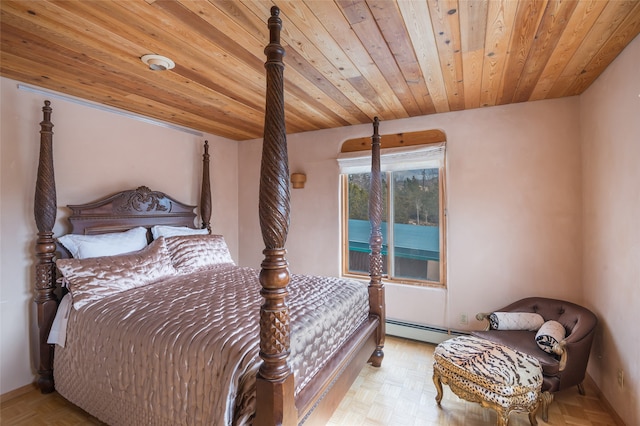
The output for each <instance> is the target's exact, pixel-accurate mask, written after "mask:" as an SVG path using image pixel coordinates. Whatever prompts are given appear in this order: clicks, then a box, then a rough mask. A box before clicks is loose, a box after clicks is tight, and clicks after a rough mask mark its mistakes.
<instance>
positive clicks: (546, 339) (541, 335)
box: [536, 320, 566, 354]
mask: <svg viewBox="0 0 640 426" xmlns="http://www.w3.org/2000/svg"><path fill="white" fill-rule="evenodd" d="M565 335H566V330H565V329H564V326H563V325H562V324H560V323H559V322H558V321H553V320H551V321H547V322H545V323H544V324H542V327H540V330H538V332H537V333H536V343H537V344H538V346H539V347H540V349H542V350H543V351H545V352H547V353H550V354H553V353H555V352H554V351H553V347H554V346H555V345H556V344H558V343H560V342H562V341H563V340H564V338H565Z"/></svg>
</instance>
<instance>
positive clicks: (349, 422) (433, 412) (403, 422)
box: [0, 337, 616, 426]
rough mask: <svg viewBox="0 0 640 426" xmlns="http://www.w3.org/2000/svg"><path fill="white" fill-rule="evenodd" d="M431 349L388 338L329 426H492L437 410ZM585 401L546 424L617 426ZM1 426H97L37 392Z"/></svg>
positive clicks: (520, 418) (592, 398) (589, 388)
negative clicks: (380, 357) (378, 361)
mask: <svg viewBox="0 0 640 426" xmlns="http://www.w3.org/2000/svg"><path fill="white" fill-rule="evenodd" d="M434 348H435V346H434V345H430V344H426V343H420V342H414V341H410V340H405V339H400V338H396V337H387V341H386V344H385V358H384V361H383V363H382V367H381V368H374V367H371V366H366V367H365V368H364V369H363V370H362V372H361V373H360V375H359V376H358V378H357V379H356V382H355V383H354V384H353V386H351V389H350V390H349V392H348V393H347V395H346V396H345V398H344V399H343V401H342V403H341V404H340V406H339V407H338V409H337V410H336V412H335V413H334V415H333V417H332V418H331V420H330V422H329V423H328V425H327V426H380V425H383V426H413V425H416V426H431V425H439V426H457V425H461V426H462V425H464V426H473V425H479V426H480V425H495V424H496V422H497V418H496V414H495V412H494V411H492V410H490V409H487V408H482V407H481V406H480V405H479V404H475V403H470V402H466V401H463V400H461V399H459V398H458V397H457V396H455V395H454V394H453V393H452V392H451V391H450V390H449V388H448V387H447V386H444V398H443V400H442V403H441V406H440V407H438V405H437V404H436V402H435V396H436V390H435V386H434V384H433V381H432V379H431V376H432V372H433V370H432V363H433V349H434ZM585 390H586V395H585V396H582V395H580V394H579V393H578V390H577V388H574V389H568V390H566V391H563V392H559V393H557V394H556V398H555V401H554V402H553V404H552V405H551V407H550V408H549V423H545V422H543V421H542V418H541V416H540V413H538V424H539V425H541V426H544V425H546V424H549V425H558V426H560V425H571V426H604V425H608V426H610V425H616V422H615V421H614V417H613V416H612V415H611V414H610V412H609V411H608V410H607V406H606V405H605V404H604V403H603V402H602V401H601V400H600V399H599V398H598V396H597V391H596V389H595V388H594V387H593V385H592V384H590V382H589V381H587V382H586V383H585ZM509 420H510V421H509V425H510V426H526V425H528V424H529V421H528V418H527V416H526V414H520V413H512V414H511V416H510V419H509ZM0 424H2V425H7V426H9V425H12V426H13V425H16V426H17V425H21V426H22V425H62V426H66V425H101V424H102V423H100V422H99V421H98V420H97V419H95V418H93V417H91V416H89V415H88V414H87V413H85V412H84V411H82V410H81V409H79V408H77V407H76V406H74V405H73V404H71V403H69V402H67V401H66V400H65V399H64V398H62V397H61V396H60V395H58V394H57V393H52V394H48V395H42V394H40V393H39V392H38V391H37V390H36V389H35V388H34V389H33V390H32V391H29V392H27V393H25V394H23V395H20V396H17V397H15V398H12V399H10V400H8V401H3V403H2V408H1V410H0Z"/></svg>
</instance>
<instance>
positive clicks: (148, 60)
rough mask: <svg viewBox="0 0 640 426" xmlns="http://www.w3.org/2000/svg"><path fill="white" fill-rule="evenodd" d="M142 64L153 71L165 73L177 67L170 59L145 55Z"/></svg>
mask: <svg viewBox="0 0 640 426" xmlns="http://www.w3.org/2000/svg"><path fill="white" fill-rule="evenodd" d="M140 59H141V60H142V62H144V63H145V64H147V65H148V66H149V69H150V70H153V71H165V70H170V69H171V68H173V67H175V66H176V64H175V63H174V62H173V61H172V60H171V59H169V58H167V57H165V56H160V55H144V56H143V57H141V58H140Z"/></svg>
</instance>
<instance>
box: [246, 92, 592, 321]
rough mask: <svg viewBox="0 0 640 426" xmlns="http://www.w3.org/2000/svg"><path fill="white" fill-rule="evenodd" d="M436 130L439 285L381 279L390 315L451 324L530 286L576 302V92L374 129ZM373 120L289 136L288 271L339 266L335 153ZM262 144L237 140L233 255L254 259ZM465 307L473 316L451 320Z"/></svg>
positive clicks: (529, 291)
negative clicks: (441, 166) (442, 183)
mask: <svg viewBox="0 0 640 426" xmlns="http://www.w3.org/2000/svg"><path fill="white" fill-rule="evenodd" d="M433 128H438V129H442V130H443V131H444V132H445V133H446V134H447V140H448V142H447V147H448V148H447V149H448V153H447V161H448V170H447V174H448V175H447V191H448V204H447V207H448V213H449V216H448V239H449V240H448V262H449V269H448V270H449V285H448V287H447V289H446V290H442V289H433V288H416V287H407V286H391V285H389V286H388V287H387V288H388V290H387V312H388V316H389V317H390V318H394V319H399V320H406V321H412V322H417V323H421V324H426V325H432V326H444V327H450V328H454V329H465V328H478V327H479V324H477V323H475V320H473V316H474V315H475V314H476V313H477V312H480V311H486V310H492V309H496V308H499V307H501V306H503V305H505V304H507V303H509V302H512V301H513V300H516V299H518V298H521V297H525V296H529V295H540V296H548V297H557V298H563V299H568V300H572V301H575V302H578V303H580V302H582V290H581V257H582V252H581V244H582V241H581V236H580V231H581V219H580V218H581V208H580V206H581V191H580V179H581V161H580V145H579V130H580V128H579V123H578V98H575V97H574V98H568V99H561V100H553V101H541V102H533V103H527V104H517V105H511V106H505V107H493V108H485V109H477V110H472V111H465V112H453V113H447V114H437V115H432V116H425V117H416V118H411V119H403V120H395V121H382V123H381V125H380V129H381V133H396V132H409V131H417V130H424V129H433ZM371 131H372V127H371V126H370V125H362V126H351V127H345V128H341V129H332V130H324V131H317V132H309V133H302V134H296V135H291V136H289V138H288V143H289V158H290V165H291V171H292V172H294V171H303V172H306V173H307V185H306V187H305V188H304V189H296V190H292V202H291V208H292V212H291V217H292V219H291V230H290V234H289V239H288V243H287V247H288V250H289V256H288V259H289V261H290V266H291V270H292V272H310V273H318V274H327V275H337V274H339V273H340V231H339V223H340V217H339V196H338V192H339V170H338V166H337V162H336V156H337V154H338V152H339V150H340V145H341V143H342V142H343V141H344V140H346V139H349V138H353V137H359V136H366V135H370V134H371ZM260 145H261V144H260V141H247V142H243V143H241V145H240V154H239V156H240V158H242V161H243V167H244V170H247V172H246V174H245V175H243V176H241V177H240V186H241V188H242V189H241V193H240V195H239V203H240V212H241V218H240V223H241V224H242V225H241V229H240V247H241V251H240V263H241V264H243V265H247V266H257V265H259V264H260V262H261V261H262V254H261V251H262V248H263V243H262V241H261V238H260V230H259V225H258V218H257V197H258V195H257V193H258V171H257V168H258V167H259V164H260V150H261V146H260ZM462 314H465V315H467V317H468V318H469V319H470V324H468V325H463V324H460V323H459V319H460V315H462Z"/></svg>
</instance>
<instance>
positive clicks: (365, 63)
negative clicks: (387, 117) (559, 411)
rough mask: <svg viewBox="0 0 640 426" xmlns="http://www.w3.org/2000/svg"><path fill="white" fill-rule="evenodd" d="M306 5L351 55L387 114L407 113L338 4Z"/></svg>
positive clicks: (314, 3) (404, 115)
mask: <svg viewBox="0 0 640 426" xmlns="http://www.w3.org/2000/svg"><path fill="white" fill-rule="evenodd" d="M309 8H310V9H311V10H312V11H313V13H314V14H315V15H316V17H317V18H318V20H319V21H320V22H322V24H323V25H324V26H325V28H326V29H327V31H328V32H329V33H330V34H331V37H333V39H334V40H335V41H336V42H337V43H338V45H340V46H341V48H342V49H344V51H345V53H346V54H347V55H349V57H350V58H352V60H353V62H354V63H355V64H356V66H357V67H358V70H359V71H360V73H361V74H362V76H363V77H364V78H365V79H366V80H367V82H368V83H369V84H370V85H371V87H372V88H373V89H374V90H375V91H376V93H377V94H378V96H377V97H378V100H379V101H380V102H381V103H382V104H383V105H384V108H385V110H389V111H390V112H391V116H393V117H395V118H403V117H408V116H409V115H408V114H407V111H406V110H405V109H404V107H403V106H402V103H401V102H400V100H399V99H398V97H397V96H396V94H395V93H394V91H393V89H392V88H391V86H390V85H389V84H388V82H387V80H385V78H384V76H383V75H382V73H381V72H380V70H379V69H378V68H377V67H372V66H370V64H372V63H373V59H372V58H371V56H370V55H369V53H368V52H367V50H366V49H365V48H364V46H363V45H362V43H361V41H360V39H359V38H358V37H357V35H356V34H355V32H354V31H353V29H352V28H351V26H350V25H349V23H348V22H347V21H346V20H345V19H344V15H342V12H341V10H340V8H339V7H338V5H337V4H335V3H333V2H330V1H316V2H311V3H309Z"/></svg>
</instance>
